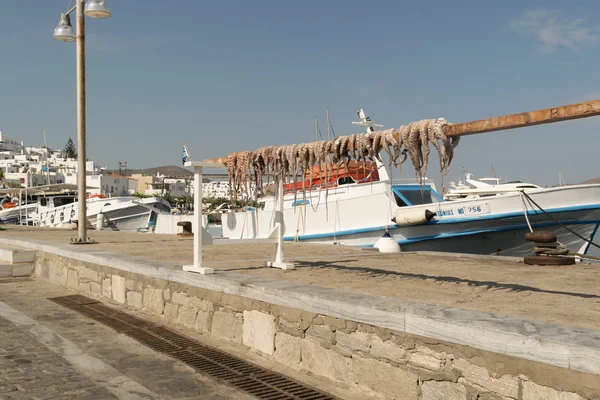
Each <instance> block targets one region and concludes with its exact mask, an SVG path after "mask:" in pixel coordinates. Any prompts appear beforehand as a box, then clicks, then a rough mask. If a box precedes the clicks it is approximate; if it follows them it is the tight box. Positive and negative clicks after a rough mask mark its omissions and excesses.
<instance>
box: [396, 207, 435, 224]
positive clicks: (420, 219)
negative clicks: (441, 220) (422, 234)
mask: <svg viewBox="0 0 600 400" xmlns="http://www.w3.org/2000/svg"><path fill="white" fill-rule="evenodd" d="M435 215H436V214H435V213H434V212H431V211H429V210H423V209H417V210H415V209H405V208H399V209H398V210H396V214H395V215H394V218H392V221H393V222H395V223H396V224H397V225H400V226H412V225H421V224H424V223H426V222H428V221H430V220H431V219H432V218H433V217H435Z"/></svg>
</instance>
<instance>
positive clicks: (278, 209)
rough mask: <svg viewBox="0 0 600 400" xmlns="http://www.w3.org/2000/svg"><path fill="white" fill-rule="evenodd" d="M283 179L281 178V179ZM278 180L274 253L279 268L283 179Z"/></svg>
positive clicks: (280, 262)
mask: <svg viewBox="0 0 600 400" xmlns="http://www.w3.org/2000/svg"><path fill="white" fill-rule="evenodd" d="M282 178H283V177H282ZM282 178H280V179H279V185H278V186H277V203H278V204H277V205H278V207H277V213H276V216H277V224H278V225H279V232H278V235H277V250H276V253H275V265H276V266H279V265H282V264H283V179H282Z"/></svg>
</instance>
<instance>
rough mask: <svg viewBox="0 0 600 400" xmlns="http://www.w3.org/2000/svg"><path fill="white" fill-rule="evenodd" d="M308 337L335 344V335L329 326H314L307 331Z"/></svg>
mask: <svg viewBox="0 0 600 400" xmlns="http://www.w3.org/2000/svg"><path fill="white" fill-rule="evenodd" d="M306 334H307V335H308V336H312V337H315V338H318V339H323V340H325V341H326V342H329V343H333V341H334V337H335V335H334V333H333V332H332V331H331V329H329V327H328V326H322V325H313V326H311V327H309V328H308V329H307V330H306Z"/></svg>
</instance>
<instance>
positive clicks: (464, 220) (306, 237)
mask: <svg viewBox="0 0 600 400" xmlns="http://www.w3.org/2000/svg"><path fill="white" fill-rule="evenodd" d="M586 210H600V205H593V206H592V205H590V206H578V207H562V208H553V209H549V210H546V211H547V212H548V213H551V214H556V213H564V212H573V211H586ZM527 214H528V215H543V213H542V212H541V211H528V213H527ZM523 216H524V213H523V212H514V213H504V214H494V215H485V216H480V217H474V218H452V219H446V220H440V221H430V222H428V223H426V224H422V225H413V226H411V228H414V227H417V226H427V225H438V224H459V223H467V222H481V221H486V220H487V221H491V220H498V219H506V218H511V217H512V218H514V217H523ZM561 223H564V224H572V223H579V221H564V222H563V221H561ZM585 223H600V221H597V220H592V221H585ZM539 224H546V225H539ZM549 225H555V223H554V222H549V223H538V224H537V225H535V226H549ZM519 226H520V225H519ZM532 226H533V225H532ZM386 228H387V227H386V226H376V227H372V228H362V229H350V230H347V231H339V232H335V234H334V233H333V232H327V233H316V234H310V235H300V236H298V240H314V239H326V238H332V237H334V236H336V237H337V236H348V235H356V234H361V233H369V232H377V231H384V230H385V229H386ZM400 228H401V227H399V226H398V225H395V226H393V227H389V229H390V230H395V229H400ZM515 228H516V227H506V228H496V229H503V230H510V229H515ZM519 229H520V228H519ZM491 231H492V230H490V229H486V230H475V231H463V232H458V233H452V234H449V235H461V236H464V235H476V234H479V233H484V232H491ZM442 235H443V234H442ZM438 237H439V235H435V236H427V237H423V238H414V239H405V240H407V242H406V243H411V242H413V241H420V240H428V239H434V238H438ZM283 240H285V241H294V240H295V237H294V236H285V237H284V238H283ZM401 244H402V243H401Z"/></svg>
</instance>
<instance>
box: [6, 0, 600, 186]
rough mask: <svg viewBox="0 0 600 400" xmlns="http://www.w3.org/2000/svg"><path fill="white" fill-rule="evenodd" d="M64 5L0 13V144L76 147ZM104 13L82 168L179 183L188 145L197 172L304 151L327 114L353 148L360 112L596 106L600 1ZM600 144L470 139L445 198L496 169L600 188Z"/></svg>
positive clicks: (93, 57) (462, 116) (209, 5)
mask: <svg viewBox="0 0 600 400" xmlns="http://www.w3.org/2000/svg"><path fill="white" fill-rule="evenodd" d="M67 5H68V1H67V0H44V1H39V0H19V1H17V0H2V2H1V3H0V27H1V28H0V130H2V131H3V133H4V134H5V135H6V136H8V137H11V138H15V139H22V140H24V141H25V142H26V145H41V144H43V136H42V130H43V129H45V130H46V134H47V140H48V145H49V146H50V147H55V148H62V147H63V146H64V144H65V142H66V141H67V139H68V138H69V137H72V138H73V140H75V138H76V109H75V100H76V99H75V44H74V43H60V42H57V41H55V40H54V39H53V38H52V30H53V29H54V27H55V26H56V24H57V22H58V19H59V15H60V13H61V12H64V10H65V9H66V7H67ZM109 5H110V6H111V9H112V13H113V16H112V17H111V18H109V19H103V20H92V19H87V41H88V48H87V72H88V76H87V95H88V96H87V104H88V121H87V129H88V157H89V158H90V159H93V160H94V161H96V162H98V163H99V164H101V165H106V166H108V167H109V168H117V163H118V161H126V162H127V163H128V166H129V168H144V167H151V166H158V165H168V164H175V165H181V153H182V143H183V141H184V140H185V141H187V143H188V146H189V148H190V151H191V153H192V156H193V157H194V159H202V158H206V157H218V156H226V155H227V154H228V153H229V152H231V151H239V150H253V149H256V148H258V147H261V146H265V145H280V144H292V143H298V142H302V141H310V140H313V138H314V136H315V134H314V119H315V117H317V116H318V117H319V121H320V125H321V126H322V131H323V132H324V133H325V132H326V123H325V108H326V107H329V110H330V116H331V120H332V124H333V128H334V131H335V133H336V134H337V135H343V134H350V133H357V132H361V128H359V127H353V126H352V125H351V121H353V120H356V109H357V108H360V107H362V108H364V109H365V110H366V112H367V115H369V116H370V117H371V118H372V119H373V120H374V121H375V122H377V123H381V124H384V125H385V126H386V128H389V127H398V126H400V125H402V124H406V123H409V122H411V121H415V120H419V119H423V118H437V117H445V118H446V119H448V120H449V121H451V122H465V121H470V120H475V119H481V118H485V117H492V116H500V115H505V114H509V113H517V112H523V111H530V110H536V109H541V108H547V107H552V106H557V105H563V104H569V103H573V102H578V101H583V100H591V99H597V98H600V77H598V65H599V64H600V51H599V50H600V22H598V21H600V2H598V1H597V0H595V1H593V0H589V1H583V0H582V1H577V2H565V1H563V0H560V1H559V0H544V1H516V0H504V1H481V0H473V1H468V0H456V1H442V0H439V1H427V0H423V1H418V2H416V1H400V0H397V1H376V0H373V1H369V2H366V1H354V0H344V1H342V0H338V1H333V0H331V1H313V0H306V1H294V2H292V1H276V0H272V1H266V0H256V1H245V0H239V1H229V0H222V1H199V0H179V1H158V0H145V1H137V0H135V1H134V0H121V1H117V0H109ZM73 23H74V18H73ZM599 131H600V117H595V118H589V119H583V120H578V121H571V122H562V123H557V124H550V125H545V126H539V127H532V128H524V129H516V130H509V131H502V132H496V133H487V134H482V135H475V136H470V137H466V138H464V139H463V141H462V142H461V144H460V146H459V147H458V149H457V153H456V156H455V159H454V161H453V164H452V169H451V173H450V177H449V178H448V180H457V179H459V178H460V177H461V175H462V170H463V168H464V169H465V170H467V171H471V172H473V173H475V174H476V176H480V177H481V176H489V175H491V168H490V165H491V163H492V162H493V165H494V169H495V172H496V174H497V176H498V177H502V178H504V177H505V176H506V177H508V179H509V180H516V179H519V180H523V181H530V182H533V183H537V184H541V185H554V184H556V183H558V175H559V173H562V175H563V177H564V179H565V180H567V181H569V182H571V183H576V182H579V181H582V180H584V179H587V178H591V177H596V176H599V175H600V168H599V167H598V166H599V161H598V160H599V157H598V152H599V149H600V146H599V144H600V138H599V135H598V133H599ZM435 164H436V163H435V162H434V163H431V164H430V168H429V171H428V176H429V177H431V178H433V179H435V180H436V181H437V183H438V184H439V173H437V171H436V168H435ZM401 174H402V175H403V176H408V177H412V176H414V172H413V170H412V167H410V166H409V165H408V164H406V167H405V168H403V170H402V173H401ZM394 176H400V172H399V171H396V172H395V175H394Z"/></svg>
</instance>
